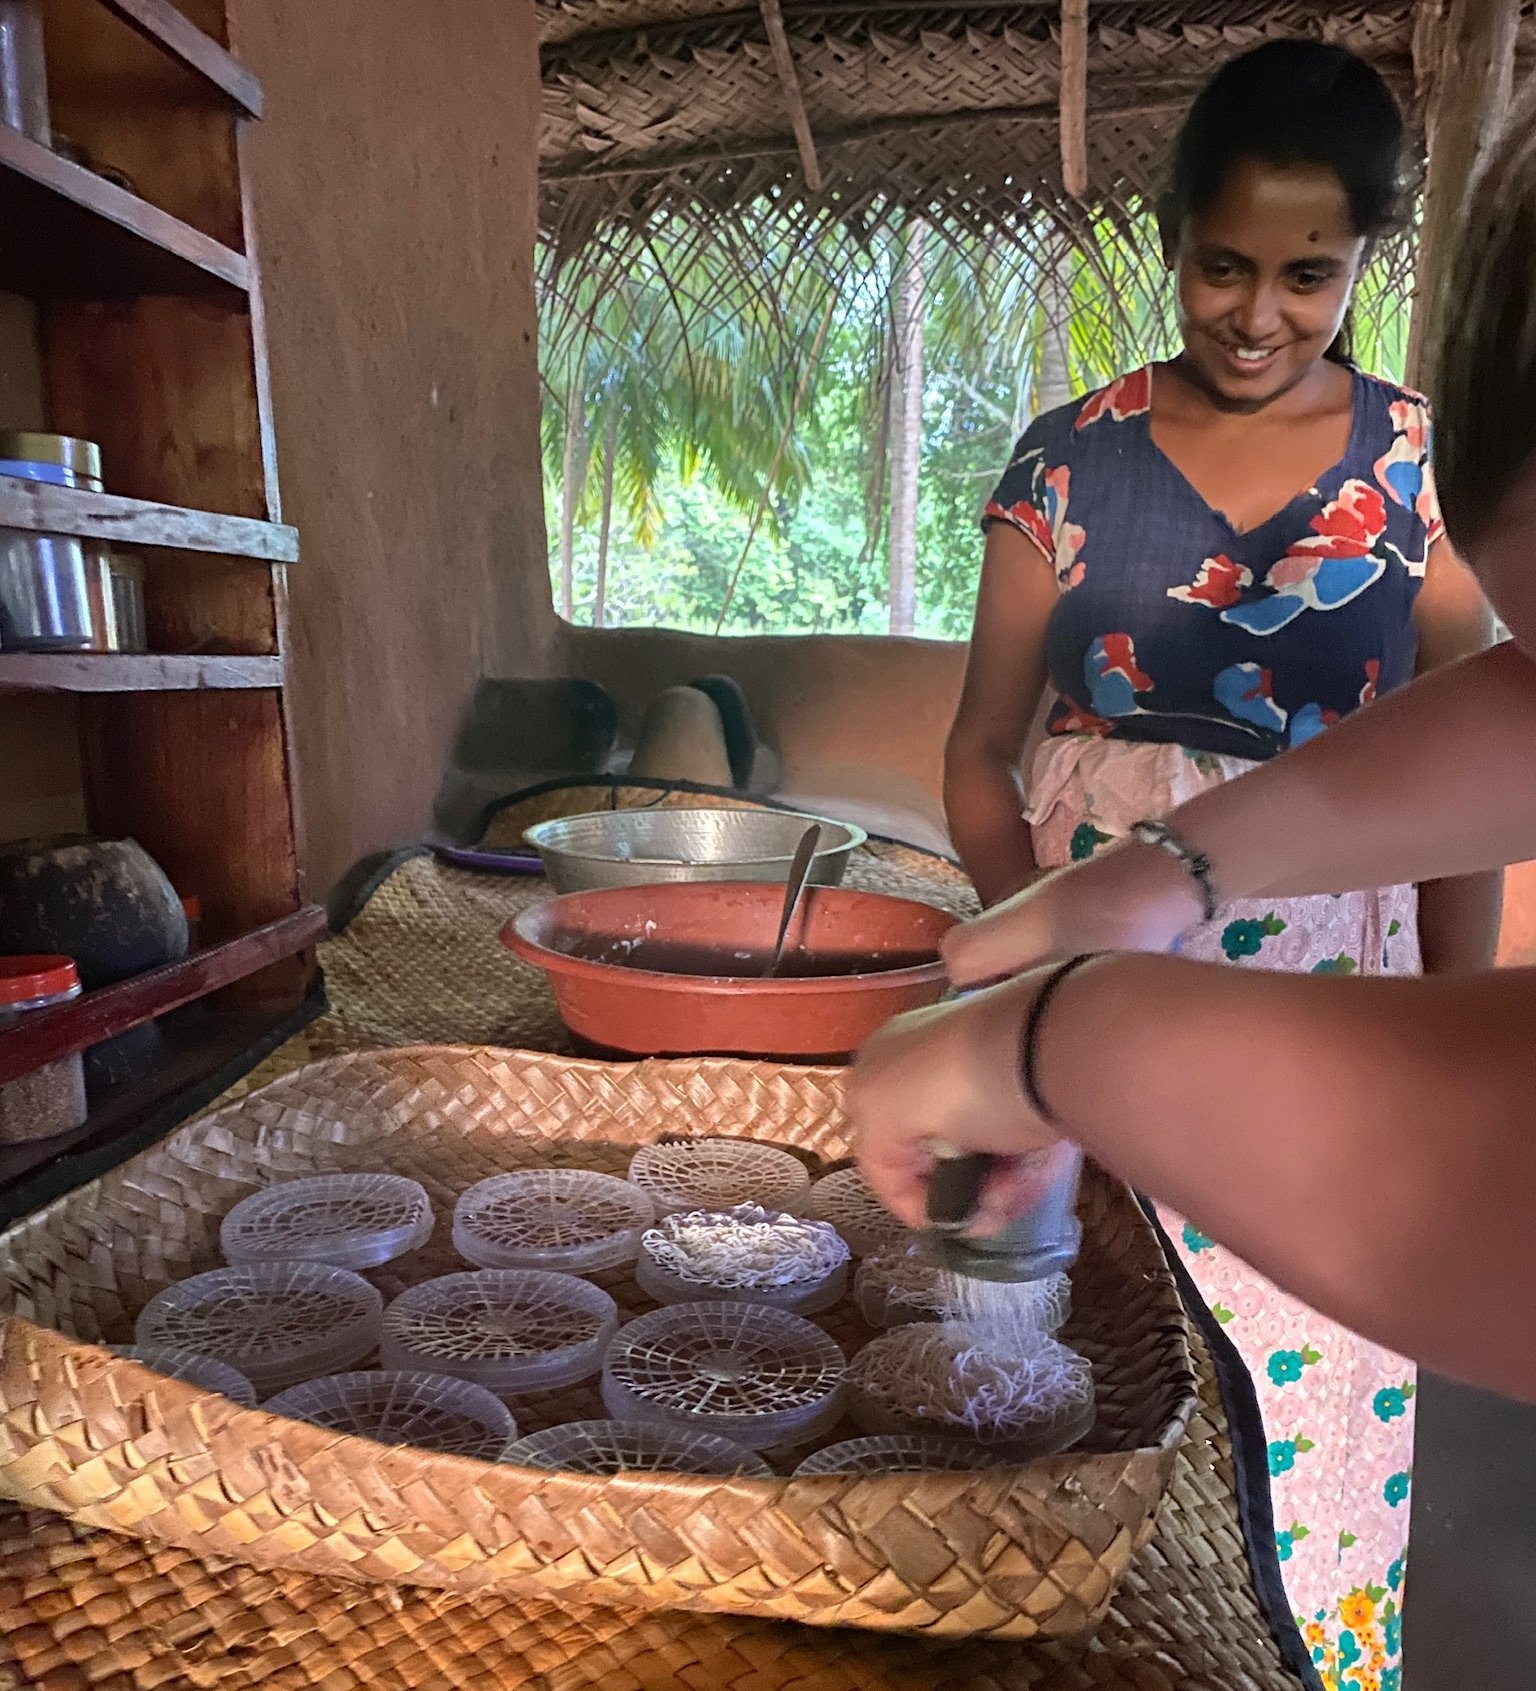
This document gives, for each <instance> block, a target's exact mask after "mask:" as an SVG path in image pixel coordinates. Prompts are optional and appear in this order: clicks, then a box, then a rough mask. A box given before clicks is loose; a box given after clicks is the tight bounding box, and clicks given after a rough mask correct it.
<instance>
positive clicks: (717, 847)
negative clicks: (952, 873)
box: [523, 809, 869, 893]
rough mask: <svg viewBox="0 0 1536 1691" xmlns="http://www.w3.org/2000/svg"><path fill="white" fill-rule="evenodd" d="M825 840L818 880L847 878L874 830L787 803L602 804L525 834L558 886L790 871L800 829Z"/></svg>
mask: <svg viewBox="0 0 1536 1691" xmlns="http://www.w3.org/2000/svg"><path fill="white" fill-rule="evenodd" d="M813 822H815V823H817V824H818V825H819V826H820V828H821V841H820V843H819V845H818V846H817V848H816V855H815V857H814V858H813V859H812V860H811V874H810V880H811V883H812V884H813V885H817V886H827V887H835V886H838V885H840V884H841V882H842V879H843V875H844V873H845V871H846V870H847V868H848V859H849V858H850V857H851V856H852V855H853V854H854V852H855V851H857V850H858V848H859V847H860V846H861V845H863V844H864V842H865V840H866V839H867V838H868V837H869V836H868V835H867V834H866V833H865V832H864V830H863V829H862V828H855V827H854V826H853V825H852V824H851V823H848V822H833V821H830V820H828V819H827V818H826V817H824V816H802V815H801V814H800V813H799V812H797V811H786V810H682V809H679V810H668V809H656V810H596V811H591V812H588V813H587V814H585V815H582V816H562V817H558V818H556V819H555V820H554V821H552V822H540V823H539V824H538V825H537V826H535V827H532V828H529V829H528V830H527V831H526V832H525V833H524V835H523V838H524V839H525V840H526V841H527V842H528V844H529V845H531V846H532V847H533V848H534V849H535V850H536V851H537V852H538V854H539V856H540V857H542V858H543V860H544V873H545V874H546V875H547V876H548V877H549V884H550V885H551V886H552V887H553V888H554V889H555V891H556V892H559V893H570V892H587V891H589V890H591V889H594V888H597V887H638V886H650V885H653V884H655V883H656V882H658V881H776V882H777V883H778V884H779V885H780V886H782V885H783V884H784V882H785V881H786V880H787V879H788V876H789V865H790V861H791V859H792V858H793V857H794V855H795V847H796V846H797V845H798V844H799V843H800V836H801V835H802V834H804V832H805V830H806V829H807V828H808V827H809V826H810V825H811V823H813Z"/></svg>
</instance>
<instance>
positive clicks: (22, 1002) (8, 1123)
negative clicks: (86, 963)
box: [0, 956, 86, 1145]
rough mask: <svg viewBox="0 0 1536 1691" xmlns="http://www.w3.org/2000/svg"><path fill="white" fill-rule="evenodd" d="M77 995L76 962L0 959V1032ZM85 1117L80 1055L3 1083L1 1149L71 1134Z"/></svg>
mask: <svg viewBox="0 0 1536 1691" xmlns="http://www.w3.org/2000/svg"><path fill="white" fill-rule="evenodd" d="M79 996H80V975H79V972H78V970H77V969H76V968H75V965H74V960H73V959H72V958H69V957H3V956H0V1029H4V1028H8V1027H13V1026H14V1025H15V1024H16V1023H17V1022H18V1021H20V1020H21V1019H22V1018H23V1017H24V1016H31V1015H35V1014H36V1013H37V1012H38V1011H41V1010H51V1009H53V1008H54V1006H55V1005H59V1004H67V1003H68V1002H69V1001H70V999H72V998H78V997H79ZM85 1115H86V1104H85V1068H84V1064H83V1062H82V1060H81V1056H80V1053H79V1052H78V1051H73V1052H71V1053H70V1055H69V1056H67V1057H58V1058H56V1059H55V1060H54V1061H53V1062H51V1063H44V1064H43V1066H42V1067H41V1068H40V1069H33V1070H32V1071H31V1072H30V1073H29V1074H24V1075H21V1076H19V1077H18V1078H17V1079H16V1080H7V1081H3V1082H0V1145H16V1144H20V1143H21V1142H22V1141H23V1140H27V1139H51V1138H52V1137H53V1136H54V1135H55V1134H56V1133H68V1132H69V1131H70V1129H71V1128H76V1127H79V1126H81V1125H82V1124H83V1123H84V1121H85Z"/></svg>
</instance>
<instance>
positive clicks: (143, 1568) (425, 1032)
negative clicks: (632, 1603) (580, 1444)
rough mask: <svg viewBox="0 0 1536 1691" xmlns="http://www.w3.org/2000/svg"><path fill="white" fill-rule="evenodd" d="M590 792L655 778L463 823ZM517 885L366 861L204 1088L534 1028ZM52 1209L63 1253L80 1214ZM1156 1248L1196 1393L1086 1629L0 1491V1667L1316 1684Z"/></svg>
mask: <svg viewBox="0 0 1536 1691" xmlns="http://www.w3.org/2000/svg"><path fill="white" fill-rule="evenodd" d="M612 802H617V803H620V804H624V805H628V804H631V803H655V802H658V793H657V791H656V790H655V788H650V789H646V788H642V787H640V786H639V785H638V784H636V783H625V784H624V785H623V788H622V789H621V790H618V791H617V792H615V790H614V789H613V788H612V787H610V786H605V787H603V788H601V789H597V790H595V791H589V790H587V784H583V786H582V788H581V789H579V790H574V791H573V790H569V789H568V790H566V791H564V792H563V793H556V792H552V791H550V790H544V791H541V792H539V793H537V794H533V795H530V796H529V797H528V798H527V799H525V800H521V801H518V802H517V803H515V804H514V805H512V806H510V807H508V808H507V809H504V810H503V813H502V815H501V816H500V817H498V818H497V819H495V820H494V821H493V822H492V823H491V825H490V830H489V833H490V836H491V839H492V842H493V843H494V841H495V840H496V839H497V838H499V837H500V835H501V833H502V832H503V830H504V832H505V841H504V842H503V843H507V842H510V841H511V840H514V839H516V838H517V836H518V834H519V833H520V832H521V828H522V827H523V826H526V825H527V824H528V823H529V822H531V821H534V820H537V819H539V817H540V816H542V815H546V814H561V813H568V812H570V811H576V810H583V809H596V808H601V807H603V806H605V805H607V804H609V803H612ZM661 802H674V803H677V802H686V803H704V804H707V803H711V802H723V803H734V802H738V801H737V800H735V799H734V798H733V797H727V796H725V795H707V794H696V793H688V794H686V795H675V796H669V795H666V794H663V795H661ZM861 858H862V861H860V860H856V862H855V871H854V872H855V874H857V875H858V876H859V877H860V878H859V880H858V881H857V883H852V881H851V884H861V885H863V884H869V885H872V886H873V887H874V888H875V889H876V890H886V891H892V892H910V893H911V894H912V895H913V896H917V897H922V898H927V899H928V900H929V901H930V902H932V903H936V904H942V905H946V906H947V907H950V908H955V909H957V910H958V911H960V913H964V912H965V910H966V909H967V907H968V906H967V902H966V901H967V900H968V899H969V897H970V895H969V889H968V888H967V887H966V886H965V884H964V882H963V879H962V877H960V876H959V875H958V873H957V872H956V871H955V870H954V869H953V867H952V866H951V865H948V864H946V863H944V862H942V861H941V860H938V859H934V858H932V857H930V856H928V855H927V854H924V853H922V852H917V851H913V850H910V849H908V848H904V847H900V846H893V845H889V844H884V843H881V842H876V844H875V849H873V850H871V851H870V852H868V853H864V854H861ZM888 875H889V876H890V877H891V878H890V879H889V880H887V879H885V877H886V876H888ZM864 877H868V880H867V881H866V880H865V879H864ZM531 890H532V889H530V888H529V887H528V885H527V883H524V882H518V881H515V880H509V879H495V878H492V877H487V876H480V875H470V874H465V873H463V872H461V871H458V870H454V869H449V868H446V867H444V866H443V865H441V864H439V863H437V862H436V861H434V859H433V858H431V857H430V856H429V855H425V854H422V853H419V852H411V853H404V854H401V855H400V856H398V857H397V858H395V859H394V860H392V861H391V862H390V863H388V864H386V865H385V866H384V867H383V868H382V869H379V870H377V871H376V872H375V873H373V874H372V875H370V876H369V877H368V879H367V880H366V881H365V882H363V883H362V884H361V885H360V886H359V887H358V888H356V890H355V893H354V896H353V898H352V900H351V901H350V902H349V903H348V904H347V905H346V907H345V908H344V909H342V910H341V911H340V912H339V914H338V918H337V927H338V932H337V933H336V934H335V936H334V937H333V938H332V939H331V940H329V941H327V942H326V943H325V944H324V945H323V946H322V947H321V958H322V962H323V964H324V967H325V971H326V976H327V981H328V987H329V995H330V1010H329V1011H328V1013H327V1014H326V1015H325V1016H323V1017H322V1018H321V1019H320V1020H319V1021H318V1022H316V1023H314V1024H313V1025H312V1026H311V1027H310V1028H308V1029H306V1030H305V1031H304V1032H303V1033H300V1034H299V1035H297V1036H296V1037H294V1038H293V1039H291V1040H289V1041H288V1042H287V1044H286V1045H284V1046H283V1047H282V1048H281V1049H280V1050H279V1051H277V1052H276V1053H275V1054H274V1055H272V1056H271V1057H269V1058H265V1059H264V1060H262V1061H261V1062H260V1064H259V1066H258V1067H256V1068H255V1069H254V1070H253V1071H252V1072H251V1073H250V1074H248V1075H247V1077H246V1078H245V1079H244V1080H243V1081H241V1082H239V1083H238V1084H237V1085H236V1086H235V1087H234V1088H233V1089H232V1090H231V1092H230V1093H229V1094H228V1095H227V1097H231V1098H232V1097H235V1096H239V1095H242V1094H243V1093H245V1092H246V1091H248V1090H250V1089H251V1088H253V1087H255V1086H258V1085H260V1084H262V1083H263V1082H265V1081H269V1080H271V1079H273V1078H275V1077H278V1076H282V1075H285V1074H289V1073H291V1072H292V1071H294V1070H295V1069H296V1068H298V1067H300V1066H302V1065H303V1064H305V1063H306V1062H309V1061H310V1060H311V1059H312V1058H314V1057H315V1056H317V1055H322V1054H332V1053H337V1052H344V1051H347V1050H351V1049H356V1048H358V1047H364V1046H366V1047H388V1046H392V1045H405V1044H412V1043H415V1042H418V1041H423V1040H442V1039H459V1040H464V1039H471V1040H475V1041H479V1042H482V1043H497V1044H500V1043H506V1042H508V1041H509V1040H513V1039H515V1040H517V1041H518V1042H519V1043H526V1044H534V1045H538V1044H541V1043H543V1042H545V1041H550V1040H558V1039H559V1038H560V1037H561V1030H560V1028H559V1023H558V1020H557V1018H556V1017H555V1016H554V1013H553V1006H552V1004H551V1003H550V1002H549V999H548V995H547V992H546V991H545V989H544V985H543V981H542V979H541V978H540V977H539V976H537V975H536V974H535V973H534V972H532V971H523V972H521V974H522V976H523V977H525V978H520V972H519V970H518V968H517V966H516V965H515V964H512V963H511V961H510V959H509V958H508V957H507V954H506V953H505V952H504V951H502V950H501V948H500V947H499V946H498V945H495V944H494V942H487V941H486V939H485V937H484V936H485V934H486V932H487V931H489V932H491V933H494V931H495V928H496V927H497V926H499V924H500V922H501V921H503V920H505V918H506V916H507V915H510V914H512V913H514V911H515V910H516V909H518V908H521V907H522V904H523V902H524V901H525V900H526V899H527V898H528V897H529V895H530V891H531ZM509 968H510V969H511V971H512V973H511V976H510V978H509V975H508V970H509ZM518 1030H524V1031H518ZM557 1048H558V1047H557ZM152 1189H153V1188H152ZM145 1201H146V1202H148V1199H146V1200H145ZM166 1201H167V1202H168V1203H170V1202H173V1201H174V1189H172V1190H171V1191H168V1192H167V1195H166ZM77 1232H78V1236H79V1239H80V1246H79V1248H80V1249H81V1250H82V1251H83V1252H85V1253H86V1254H89V1252H90V1250H91V1249H92V1248H93V1247H92V1245H91V1243H90V1240H91V1238H92V1235H91V1234H90V1232H89V1229H88V1228H83V1229H80V1230H77ZM105 1232H106V1230H105V1229H104V1236H105ZM1173 1269H1174V1273H1175V1276H1176V1277H1177V1278H1179V1279H1180V1282H1181V1286H1182V1289H1183V1291H1184V1302H1185V1309H1186V1311H1187V1312H1188V1314H1187V1317H1186V1319H1185V1321H1184V1323H1183V1328H1184V1333H1185V1337H1186V1338H1187V1341H1188V1343H1189V1347H1190V1352H1191V1355H1192V1357H1193V1360H1194V1364H1195V1373H1196V1380H1197V1385H1198V1394H1199V1395H1198V1408H1197V1411H1196V1413H1195V1415H1194V1417H1193V1419H1192V1420H1191V1422H1190V1425H1189V1428H1188V1433H1187V1436H1186V1437H1185V1439H1184V1442H1183V1443H1182V1444H1181V1445H1180V1446H1179V1447H1178V1449H1177V1450H1176V1451H1175V1453H1174V1456H1173V1462H1172V1472H1171V1478H1170V1480H1169V1483H1168V1487H1167V1491H1166V1493H1165V1496H1164V1500H1163V1506H1162V1509H1161V1512H1160V1514H1159V1516H1158V1521H1157V1526H1156V1531H1155V1532H1154V1534H1153V1537H1152V1539H1151V1542H1150V1543H1149V1544H1148V1545H1147V1546H1146V1547H1145V1549H1143V1550H1142V1551H1141V1552H1140V1554H1139V1555H1137V1556H1136V1557H1134V1558H1133V1560H1132V1562H1131V1564H1130V1566H1129V1568H1128V1569H1127V1571H1126V1573H1125V1575H1124V1577H1123V1579H1122V1580H1121V1582H1120V1584H1119V1587H1118V1589H1117V1590H1116V1592H1115V1594H1114V1596H1113V1598H1112V1600H1111V1604H1110V1608H1109V1612H1108V1614H1107V1615H1106V1616H1105V1618H1104V1620H1103V1622H1102V1623H1101V1624H1100V1626H1099V1627H1098V1629H1097V1631H1096V1632H1095V1633H1093V1635H1092V1636H1091V1637H1087V1638H1084V1639H1080V1640H1071V1641H1065V1640H1062V1641H1037V1642H1033V1643H1029V1644H1025V1645H1019V1644H1014V1643H1011V1642H1008V1641H1004V1640H997V1639H987V1638H971V1639H962V1640H952V1641H942V1640H928V1639H923V1638H914V1637H911V1636H907V1635H894V1634H881V1633H875V1632H868V1631H852V1630H842V1629H838V1628H825V1627H814V1628H813V1627H804V1626H799V1625H795V1624H792V1623H785V1622H778V1621H767V1620H760V1619H756V1618H754V1617H751V1616H744V1615H736V1614H721V1613H714V1614H711V1613H702V1612H687V1611H657V1610H651V1611H642V1610H639V1609H635V1608H632V1607H629V1606H624V1605H613V1606H610V1605H608V1604H606V1603H605V1604H602V1605H593V1604H590V1603H584V1602H582V1601H580V1600H579V1599H578V1598H577V1597H575V1596H574V1595H572V1594H569V1593H568V1594H566V1595H564V1596H562V1597H560V1598H559V1599H556V1600H552V1599H549V1598H546V1597H513V1596H503V1595H501V1594H494V1595H466V1594H462V1593H459V1592H455V1591H444V1590H437V1589H433V1588H430V1587H425V1586H412V1585H407V1584H401V1583H398V1582H395V1581H387V1582H376V1583H369V1582H359V1581H357V1580H355V1579H353V1578H350V1577H348V1578H333V1577H329V1576H323V1575H317V1574H310V1573H301V1572H298V1571H295V1570H292V1569H289V1568H286V1567H276V1568H257V1567H254V1566H252V1565H251V1564H250V1563H249V1562H246V1561H242V1560H237V1559H233V1558H230V1557H225V1556H218V1555H212V1554H199V1553H197V1552H195V1551H193V1550H190V1549H185V1548H182V1547H180V1546H178V1545H172V1544H169V1543H167V1542H165V1541H163V1540H153V1539H149V1538H145V1537H140V1536H136V1535H135V1534H133V1533H131V1532H121V1531H117V1530H102V1529H97V1528H92V1527H87V1526H84V1525H82V1524H80V1522H79V1521H78V1520H75V1519H72V1518H70V1517H69V1516H68V1515H63V1514H59V1513H55V1512H53V1511H49V1510H43V1509H37V1508H27V1507H24V1506H22V1505H20V1504H16V1503H7V1502H5V1501H3V1500H0V1691H85V1688H87V1687H90V1688H92V1691H364V1688H366V1691H493V1688H494V1691H508V1688H511V1687H517V1688H519V1691H676V1688H678V1687H688V1688H689V1691H725V1688H727V1687H729V1688H731V1691H854V1688H856V1687H857V1688H859V1691H1319V1681H1318V1679H1317V1676H1316V1673H1315V1670H1314V1669H1313V1668H1312V1666H1311V1664H1310V1662H1309V1660H1308V1657H1307V1652H1306V1650H1305V1647H1304V1646H1303V1644H1302V1640H1301V1636H1300V1634H1299V1632H1298V1631H1297V1629H1296V1627H1295V1625H1294V1623H1293V1622H1292V1620H1291V1618H1290V1613H1289V1607H1288V1605H1287V1603H1286V1599H1285V1593H1284V1589H1283V1586H1282V1584H1281V1581H1280V1570H1279V1565H1278V1563H1277V1561H1276V1559H1275V1553H1274V1536H1273V1532H1274V1529H1273V1522H1272V1520H1271V1519H1270V1512H1269V1498H1268V1480H1267V1470H1266V1467H1265V1454H1266V1453H1265V1446H1264V1442H1263V1431H1262V1426H1261V1424H1260V1422H1259V1420H1258V1414H1257V1406H1256V1402H1255V1400H1254V1395H1253V1391H1252V1386H1251V1382H1249V1380H1248V1378H1247V1375H1246V1372H1245V1371H1244V1370H1243V1368H1242V1364H1241V1360H1240V1358H1238V1357H1237V1355H1236V1353H1235V1351H1234V1350H1233V1349H1232V1346H1231V1344H1230V1342H1229V1341H1228V1340H1227V1339H1226V1338H1225V1335H1224V1334H1223V1333H1222V1332H1221V1331H1220V1328H1219V1327H1218V1326H1217V1325H1216V1324H1215V1323H1214V1322H1212V1321H1211V1320H1210V1319H1209V1316H1208V1313H1207V1312H1206V1311H1205V1310H1204V1308H1203V1306H1202V1305H1201V1304H1200V1303H1199V1301H1198V1297H1197V1296H1196V1295H1195V1294H1193V1291H1192V1288H1191V1287H1190V1286H1189V1285H1188V1282H1187V1277H1185V1276H1183V1275H1182V1274H1181V1272H1180V1270H1179V1267H1178V1264H1177V1262H1176V1261H1174V1263H1173ZM171 1272H179V1270H173V1271H171ZM20 1413H21V1415H22V1416H23V1417H27V1416H32V1415H35V1413H36V1411H35V1410H34V1409H24V1410H22V1411H20Z"/></svg>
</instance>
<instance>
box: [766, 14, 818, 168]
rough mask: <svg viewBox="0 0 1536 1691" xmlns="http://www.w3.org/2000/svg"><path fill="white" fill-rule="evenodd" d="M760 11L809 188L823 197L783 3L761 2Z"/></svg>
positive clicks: (816, 159)
mask: <svg viewBox="0 0 1536 1691" xmlns="http://www.w3.org/2000/svg"><path fill="white" fill-rule="evenodd" d="M758 7H759V9H760V10H761V12H762V14H763V28H764V29H765V30H766V31H767V33H768V46H769V48H770V49H771V50H772V53H773V65H774V69H775V70H776V71H777V72H778V73H779V85H780V87H782V88H783V90H784V103H785V104H786V105H787V106H788V107H789V127H790V128H791V130H793V131H794V136H795V147H796V149H797V150H798V152H799V154H800V168H801V169H802V170H803V171H804V172H805V185H806V187H807V188H809V189H810V191H811V192H812V193H813V194H819V193H820V192H821V162H820V160H819V159H818V158H817V157H816V143H815V141H814V140H813V139H812V137H811V120H810V117H809V116H808V114H807V113H806V109H805V96H804V95H803V94H802V93H801V92H800V79H799V77H797V76H796V75H795V60H794V55H793V54H792V53H791V52H790V50H789V36H788V34H787V33H786V31H785V29H784V13H783V11H782V10H781V9H780V6H779V0H758Z"/></svg>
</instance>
